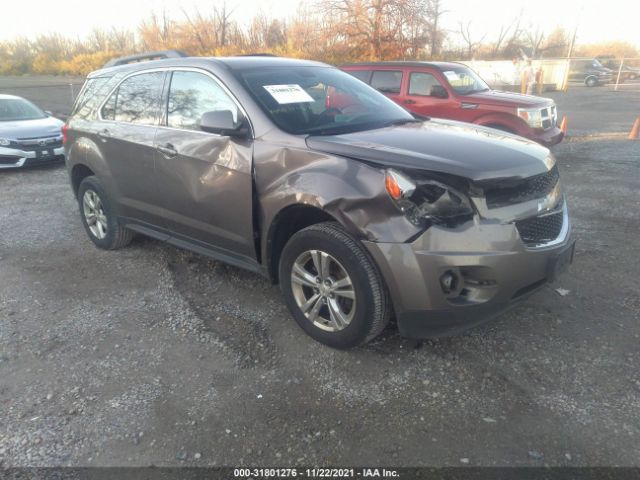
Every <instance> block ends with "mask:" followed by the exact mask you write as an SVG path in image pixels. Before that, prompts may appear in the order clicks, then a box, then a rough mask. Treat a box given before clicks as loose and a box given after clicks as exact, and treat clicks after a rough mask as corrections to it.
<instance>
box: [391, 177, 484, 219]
mask: <svg viewBox="0 0 640 480" xmlns="http://www.w3.org/2000/svg"><path fill="white" fill-rule="evenodd" d="M385 187H386V189H387V192H388V193H389V196H390V197H391V198H392V199H393V200H394V201H395V203H396V204H397V205H398V207H400V209H401V210H402V211H403V213H404V214H405V215H406V217H407V218H408V219H409V221H410V222H411V223H413V224H414V225H418V226H421V227H425V228H426V227H428V226H430V225H431V224H442V225H446V226H455V225H459V224H460V223H462V222H464V221H467V220H469V219H471V218H472V217H473V214H474V210H473V207H472V206H471V202H470V201H469V198H468V196H467V195H465V194H464V193H461V192H459V191H458V190H456V189H455V188H453V187H451V186H449V185H446V184H444V183H442V182H439V181H436V180H420V179H411V178H409V177H407V176H406V175H404V174H402V173H400V172H398V171H397V170H391V169H390V170H387V172H386V177H385Z"/></svg>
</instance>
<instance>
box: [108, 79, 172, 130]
mask: <svg viewBox="0 0 640 480" xmlns="http://www.w3.org/2000/svg"><path fill="white" fill-rule="evenodd" d="M163 78H164V72H150V73H141V74H139V75H134V76H132V77H129V78H127V79H126V80H124V81H123V82H122V83H121V84H120V86H119V87H118V88H117V89H116V91H115V92H113V93H112V94H111V97H109V99H108V100H107V102H106V103H105V104H104V106H103V107H102V112H101V114H102V118H103V119H105V120H115V121H117V122H125V123H138V124H143V125H154V124H155V123H156V119H157V117H158V110H159V106H160V97H161V94H162V80H163Z"/></svg>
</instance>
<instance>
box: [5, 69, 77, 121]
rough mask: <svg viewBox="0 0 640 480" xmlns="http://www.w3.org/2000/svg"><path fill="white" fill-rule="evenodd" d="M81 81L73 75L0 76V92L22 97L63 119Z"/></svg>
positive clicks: (68, 111)
mask: <svg viewBox="0 0 640 480" xmlns="http://www.w3.org/2000/svg"><path fill="white" fill-rule="evenodd" d="M83 82H84V79H83V78H75V77H54V76H36V75H29V76H22V77H18V76H12V77H0V94H9V95H17V96H19V97H24V98H26V99H28V100H30V101H32V102H33V103H35V104H36V105H38V106H39V107H40V108H42V109H43V110H47V111H50V112H52V113H53V115H54V116H56V117H59V118H62V119H65V118H66V117H67V116H68V115H69V113H70V112H71V107H72V105H73V102H74V100H75V97H76V95H77V94H78V93H79V92H80V89H81V88H82V84H83Z"/></svg>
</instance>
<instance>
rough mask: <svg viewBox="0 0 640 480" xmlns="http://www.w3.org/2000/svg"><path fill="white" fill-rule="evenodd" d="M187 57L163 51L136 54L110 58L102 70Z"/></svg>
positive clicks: (178, 52) (182, 53)
mask: <svg viewBox="0 0 640 480" xmlns="http://www.w3.org/2000/svg"><path fill="white" fill-rule="evenodd" d="M188 56H189V55H187V54H186V53H184V52H181V51H180V50H164V51H160V52H146V53H138V54H136V55H128V56H126V57H118V58H112V59H111V60H109V61H108V62H107V63H105V64H104V66H103V67H102V68H107V67H117V66H118V65H126V64H128V63H136V62H143V61H145V60H162V59H165V58H183V57H188Z"/></svg>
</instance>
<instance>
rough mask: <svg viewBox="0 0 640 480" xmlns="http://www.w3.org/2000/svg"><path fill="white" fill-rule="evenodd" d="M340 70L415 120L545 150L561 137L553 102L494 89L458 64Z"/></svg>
mask: <svg viewBox="0 0 640 480" xmlns="http://www.w3.org/2000/svg"><path fill="white" fill-rule="evenodd" d="M340 68H342V69H343V70H344V71H345V72H347V73H349V74H351V75H353V76H354V77H356V78H358V79H359V80H362V81H363V82H365V83H367V84H369V85H371V86H372V87H374V88H376V89H377V90H379V91H380V92H382V93H384V94H385V95H387V96H388V97H389V98H391V99H392V100H393V101H395V102H396V103H398V104H400V105H402V106H403V107H405V108H407V109H408V110H410V111H411V112H415V113H417V114H419V115H425V116H429V117H438V118H450V119H452V120H459V121H462V122H469V123H475V124H477V125H483V126H486V127H491V128H496V129H498V130H503V131H505V132H510V133H515V134H517V135H520V136H522V137H525V138H528V139H530V140H534V141H536V142H538V143H541V144H543V145H545V146H552V145H556V144H557V143H560V142H561V141H562V138H563V137H564V133H563V132H562V131H561V130H560V129H559V128H558V126H557V118H558V112H557V109H556V105H555V103H554V101H553V100H550V99H547V98H541V97H535V96H532V95H521V94H519V93H513V92H502V91H498V90H492V89H491V88H489V86H488V85H487V84H486V83H485V82H484V80H482V79H481V78H480V77H479V76H478V75H477V74H476V73H475V72H474V71H473V70H471V69H470V68H469V67H467V66H465V65H462V64H460V63H452V62H375V63H356V64H349V65H343V66H341V67H340Z"/></svg>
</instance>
